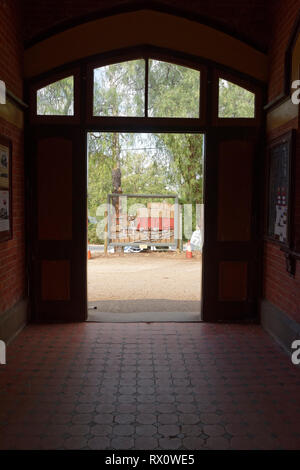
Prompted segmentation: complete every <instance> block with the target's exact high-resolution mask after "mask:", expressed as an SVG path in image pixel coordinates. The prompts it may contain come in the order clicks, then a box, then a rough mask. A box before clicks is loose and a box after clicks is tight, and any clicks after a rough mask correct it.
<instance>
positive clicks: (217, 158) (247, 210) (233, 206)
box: [203, 128, 260, 321]
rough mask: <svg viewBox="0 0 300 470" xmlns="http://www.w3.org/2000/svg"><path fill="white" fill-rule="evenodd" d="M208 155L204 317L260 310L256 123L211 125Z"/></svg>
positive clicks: (251, 314) (228, 317)
mask: <svg viewBox="0 0 300 470" xmlns="http://www.w3.org/2000/svg"><path fill="white" fill-rule="evenodd" d="M206 143H207V155H206V161H205V205H204V210H205V237H204V250H203V258H204V259H203V261H204V271H203V320H204V321H249V320H251V319H255V318H256V316H257V300H258V294H259V282H260V263H259V259H260V257H259V250H260V244H259V226H258V221H259V217H258V210H259V205H258V204H259V193H260V189H259V176H258V174H257V170H256V167H257V161H258V160H259V138H258V134H257V131H256V130H255V129H253V128H252V129H249V128H235V129H233V128H232V129H230V128H227V129H221V128H218V129H212V130H211V132H209V133H208V135H207V139H206Z"/></svg>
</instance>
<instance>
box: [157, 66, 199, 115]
mask: <svg viewBox="0 0 300 470" xmlns="http://www.w3.org/2000/svg"><path fill="white" fill-rule="evenodd" d="M148 86H149V102H148V116H150V117H176V118H179V117H182V118H198V117H199V100H200V72H199V71H198V70H193V69H190V68H188V67H182V66H181V65H175V64H170V63H168V62H161V61H159V60H153V59H151V60H149V84H148Z"/></svg>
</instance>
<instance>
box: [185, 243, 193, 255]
mask: <svg viewBox="0 0 300 470" xmlns="http://www.w3.org/2000/svg"><path fill="white" fill-rule="evenodd" d="M192 257H193V253H192V247H191V242H190V240H188V242H187V245H186V258H192Z"/></svg>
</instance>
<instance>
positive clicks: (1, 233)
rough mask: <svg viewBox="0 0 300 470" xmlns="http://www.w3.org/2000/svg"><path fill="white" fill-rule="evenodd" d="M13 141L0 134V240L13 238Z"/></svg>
mask: <svg viewBox="0 0 300 470" xmlns="http://www.w3.org/2000/svg"><path fill="white" fill-rule="evenodd" d="M11 154H12V143H11V141H10V140H9V139H7V138H6V137H3V136H1V135H0V242H2V241H6V240H10V239H11V238H12V181H11V180H12V157H11Z"/></svg>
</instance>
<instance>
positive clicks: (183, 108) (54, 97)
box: [37, 60, 254, 243]
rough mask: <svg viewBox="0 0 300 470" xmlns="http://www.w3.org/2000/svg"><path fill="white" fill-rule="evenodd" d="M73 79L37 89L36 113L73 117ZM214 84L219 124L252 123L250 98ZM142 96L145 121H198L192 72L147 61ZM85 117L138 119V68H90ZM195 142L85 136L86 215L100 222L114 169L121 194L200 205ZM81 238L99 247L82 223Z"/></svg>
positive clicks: (199, 157)
mask: <svg viewBox="0 0 300 470" xmlns="http://www.w3.org/2000/svg"><path fill="white" fill-rule="evenodd" d="M73 80H74V79H73V77H67V78H65V79H63V80H60V81H57V82H55V83H53V84H50V85H48V86H47V87H44V88H42V89H40V90H38V93H37V105H38V113H39V114H48V115H51V114H56V115H71V114H73V94H74V91H73V87H74V83H73ZM219 83H220V88H219V115H220V117H253V112H254V95H253V94H252V93H250V92H248V91H247V90H245V89H243V88H241V87H238V86H237V85H235V84H233V83H230V82H228V81H226V80H220V82H219ZM148 89H149V96H148V98H149V100H148V115H149V117H186V118H195V117H198V116H199V93H200V73H199V71H196V70H193V69H190V68H187V67H182V66H179V65H174V64H170V63H167V62H160V61H157V60H149V82H148ZM93 111H94V115H99V116H144V114H145V61H144V60H132V61H128V62H122V63H119V64H112V65H108V66H104V67H100V68H98V69H95V71H94V105H93ZM203 139H204V136H203V135H200V134H174V133H173V134H172V133H160V134H158V133H157V134H154V133H153V134H138V133H136V134H133V133H132V134H130V133H116V132H115V133H108V132H106V133H90V134H89V140H88V147H89V149H88V156H89V161H88V213H89V216H91V217H95V218H98V219H99V218H100V216H99V214H98V213H97V208H98V207H99V205H101V204H105V203H106V202H107V194H109V193H111V192H113V182H112V171H113V169H115V168H120V169H121V175H122V182H121V184H122V192H123V193H131V194H135V193H136V194H141V193H144V194H145V193H147V194H170V193H176V194H178V196H179V200H180V202H181V203H182V204H193V206H195V204H201V203H202V202H203ZM141 202H142V203H145V202H147V201H141V200H140V199H133V198H130V199H129V200H128V204H129V206H132V205H133V204H136V203H141ZM102 218H103V217H102ZM193 225H194V226H195V225H196V220H195V213H193ZM88 238H89V241H90V242H92V243H93V242H94V243H99V237H98V234H97V228H96V225H95V224H92V223H89V224H88Z"/></svg>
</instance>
